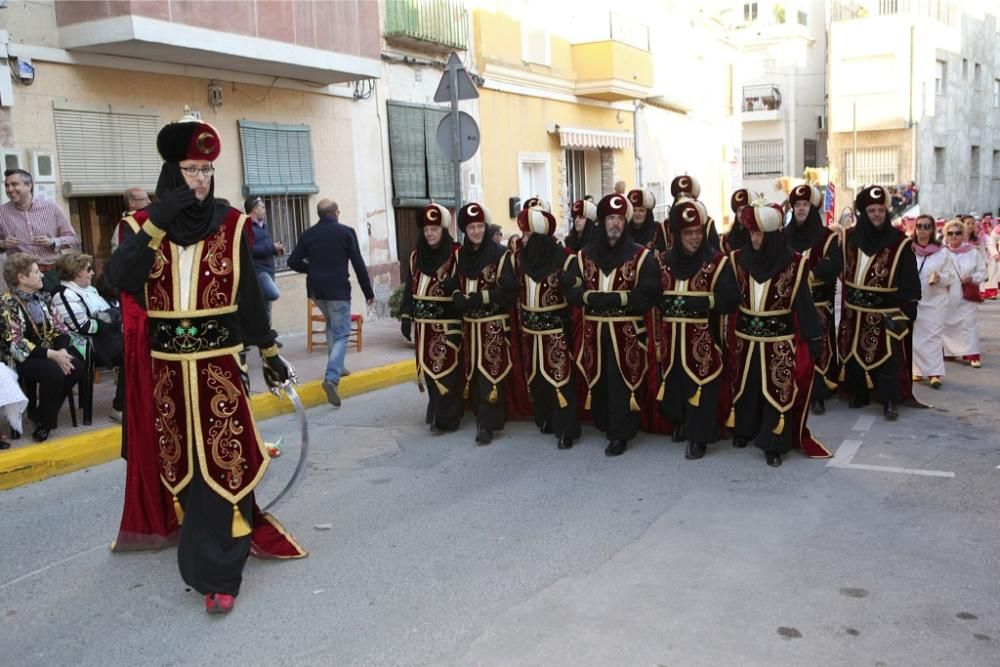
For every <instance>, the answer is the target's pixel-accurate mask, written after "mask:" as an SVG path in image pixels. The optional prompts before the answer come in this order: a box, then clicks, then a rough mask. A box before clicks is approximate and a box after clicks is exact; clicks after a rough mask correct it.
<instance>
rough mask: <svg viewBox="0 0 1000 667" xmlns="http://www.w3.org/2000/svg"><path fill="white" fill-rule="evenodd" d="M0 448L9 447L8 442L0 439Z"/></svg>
mask: <svg viewBox="0 0 1000 667" xmlns="http://www.w3.org/2000/svg"><path fill="white" fill-rule="evenodd" d="M0 449H10V443H9V442H7V441H6V440H0Z"/></svg>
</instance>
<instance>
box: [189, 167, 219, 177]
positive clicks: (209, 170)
mask: <svg viewBox="0 0 1000 667" xmlns="http://www.w3.org/2000/svg"><path fill="white" fill-rule="evenodd" d="M181 171H183V172H184V173H185V174H187V175H188V176H197V175H198V172H201V175H202V176H211V175H212V174H214V173H215V167H181Z"/></svg>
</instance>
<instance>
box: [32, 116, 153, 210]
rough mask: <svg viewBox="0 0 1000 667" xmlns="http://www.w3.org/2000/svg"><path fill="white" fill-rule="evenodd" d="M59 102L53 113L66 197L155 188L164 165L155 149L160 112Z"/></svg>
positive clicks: (60, 175)
mask: <svg viewBox="0 0 1000 667" xmlns="http://www.w3.org/2000/svg"><path fill="white" fill-rule="evenodd" d="M57 104H59V106H56V107H55V108H54V109H53V111H52V114H53V118H54V120H55V129H56V148H57V149H58V154H59V155H58V160H59V180H60V181H61V183H62V187H63V191H64V192H65V193H66V196H68V197H80V196H99V195H119V196H120V195H121V194H122V193H123V192H124V191H125V188H129V187H137V188H143V189H145V190H147V191H150V192H152V191H153V190H155V189H156V181H157V179H158V178H159V176H160V165H162V164H163V160H161V159H160V155H159V153H157V152H156V134H157V133H158V132H159V131H160V118H159V113H158V112H155V111H146V110H143V109H129V108H122V109H121V110H118V109H116V108H115V107H114V106H110V107H109V106H107V105H103V107H102V108H101V110H97V109H96V108H87V107H85V106H83V105H80V106H75V105H72V104H65V105H64V104H60V103H57ZM39 166H42V165H39ZM48 166H49V167H50V168H51V166H52V165H51V164H49V165H48ZM28 168H29V169H31V168H33V167H28ZM51 180H52V181H53V182H54V181H55V178H54V174H53V177H52V178H51Z"/></svg>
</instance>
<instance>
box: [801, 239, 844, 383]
mask: <svg viewBox="0 0 1000 667" xmlns="http://www.w3.org/2000/svg"><path fill="white" fill-rule="evenodd" d="M836 239H837V234H836V233H835V232H833V231H832V230H831V229H830V228H829V227H824V228H823V239H822V240H821V241H820V242H819V243H817V244H816V245H814V246H813V247H812V248H809V249H808V250H806V251H805V252H803V253H802V258H803V260H804V261H805V262H806V272H807V275H808V276H809V289H810V290H811V291H812V297H813V303H815V304H816V314H817V315H818V316H819V326H820V331H821V332H822V336H821V337H820V342H821V343H822V348H823V351H822V352H821V353H820V356H819V359H815V360H814V366H815V368H816V371H817V372H818V373H819V374H821V375H822V376H823V377H824V378H826V380H827V384H831V388H832V383H833V381H834V378H833V377H831V375H835V373H834V372H833V371H835V370H836V369H835V366H836V360H837V349H836V344H837V340H836V333H835V332H836V328H835V327H834V324H833V321H834V311H833V299H834V296H835V293H836V280H833V281H830V282H824V281H822V280H817V279H815V278H813V276H812V270H813V269H814V268H816V266H817V265H818V264H819V263H820V262H821V261H822V260H823V258H824V257H826V254H827V252H828V251H829V250H830V245H831V244H832V243H834V241H836Z"/></svg>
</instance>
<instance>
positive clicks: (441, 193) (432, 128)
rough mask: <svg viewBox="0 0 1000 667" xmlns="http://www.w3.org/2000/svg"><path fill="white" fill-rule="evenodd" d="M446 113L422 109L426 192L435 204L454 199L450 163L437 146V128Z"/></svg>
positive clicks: (438, 110)
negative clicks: (425, 153) (425, 149)
mask: <svg viewBox="0 0 1000 667" xmlns="http://www.w3.org/2000/svg"><path fill="white" fill-rule="evenodd" d="M447 115H448V112H447V111H444V110H441V109H436V108H425V109H424V144H425V145H426V146H427V191H428V194H429V196H430V198H431V199H433V200H434V201H436V202H439V203H440V202H441V201H442V200H447V201H453V200H454V199H455V176H454V172H453V171H452V167H451V161H450V160H448V159H446V158H445V156H444V155H442V154H441V149H440V148H438V145H437V128H438V125H439V124H440V123H441V119H442V118H444V117H445V116H447Z"/></svg>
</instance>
